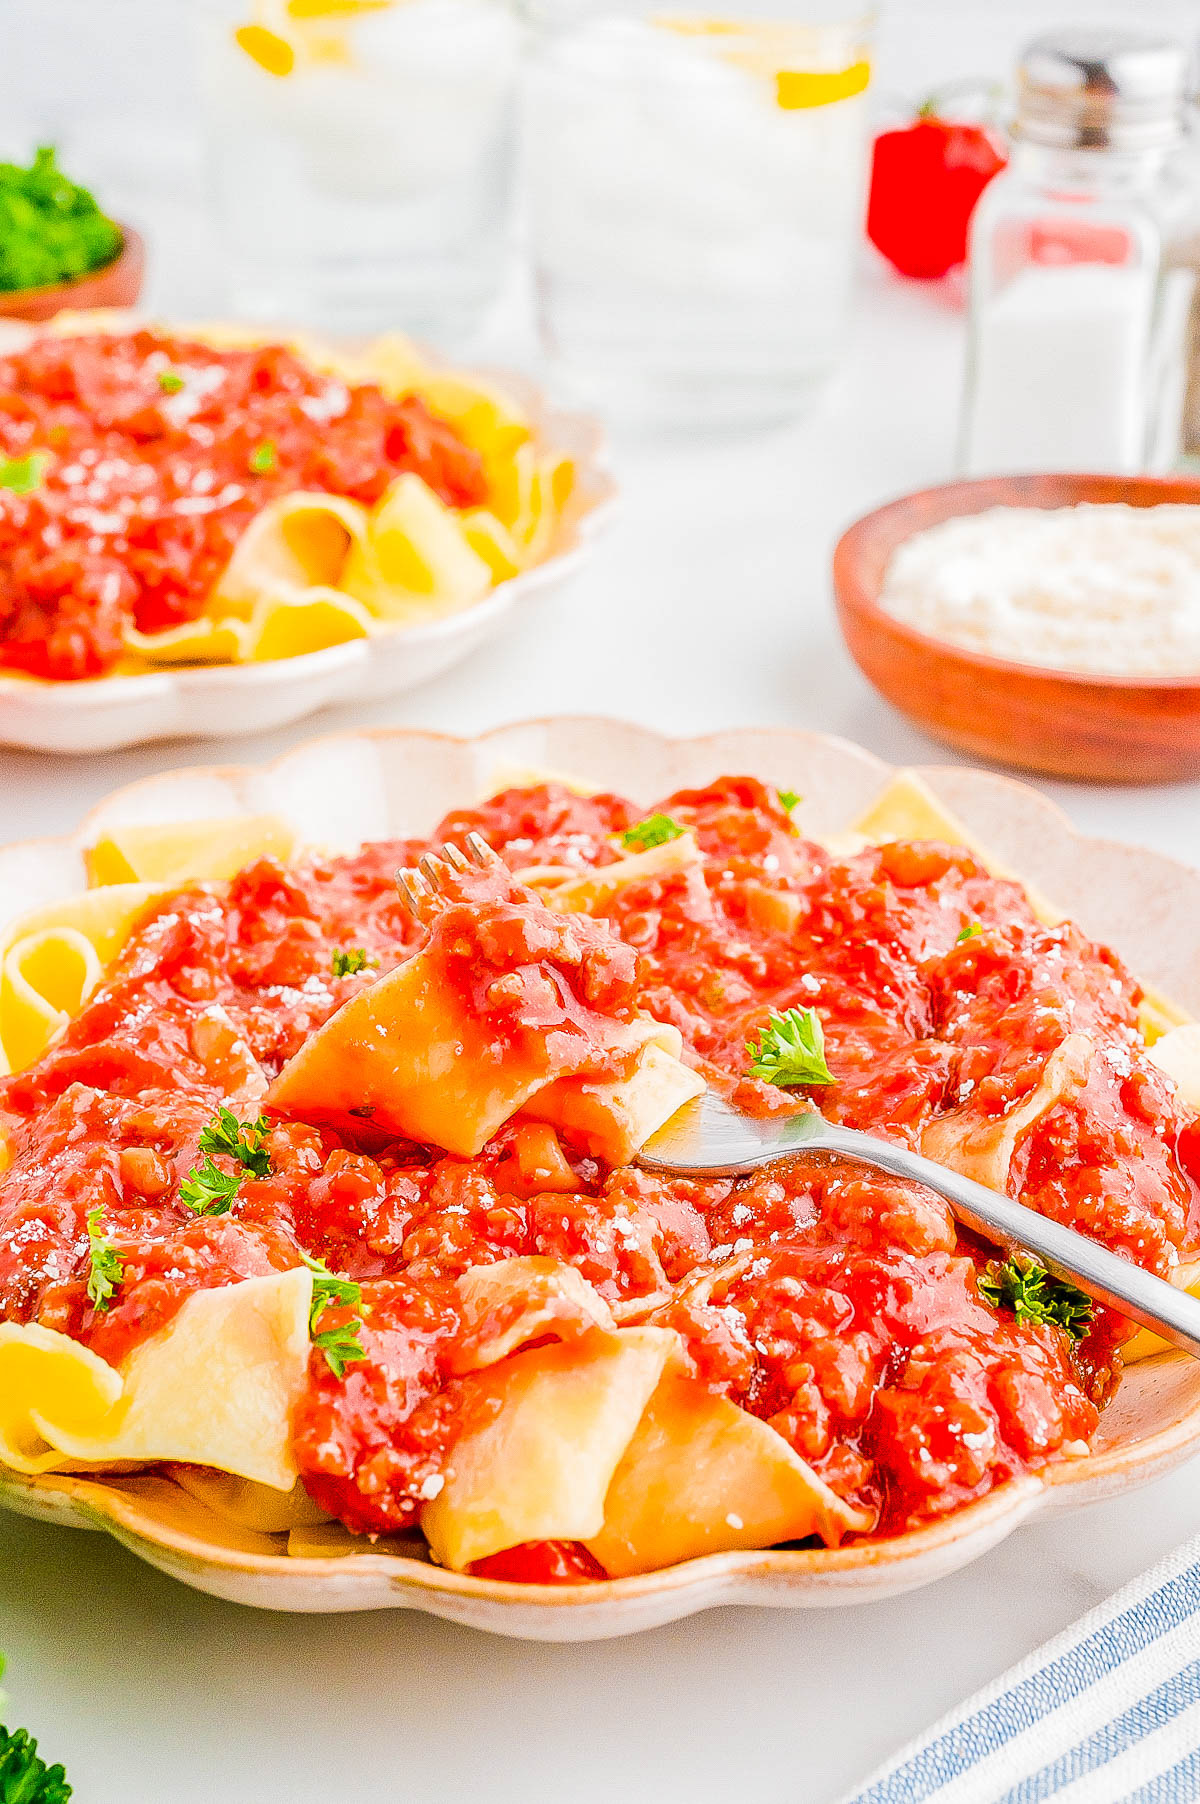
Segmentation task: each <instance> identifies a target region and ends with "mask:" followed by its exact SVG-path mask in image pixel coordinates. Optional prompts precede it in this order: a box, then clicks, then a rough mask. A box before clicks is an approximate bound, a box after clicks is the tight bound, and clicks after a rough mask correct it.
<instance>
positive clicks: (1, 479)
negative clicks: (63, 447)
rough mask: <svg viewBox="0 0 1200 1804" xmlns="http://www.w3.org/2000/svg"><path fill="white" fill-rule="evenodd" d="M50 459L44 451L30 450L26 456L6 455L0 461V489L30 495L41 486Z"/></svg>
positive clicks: (15, 493)
mask: <svg viewBox="0 0 1200 1804" xmlns="http://www.w3.org/2000/svg"><path fill="white" fill-rule="evenodd" d="M49 462H50V459H49V457H48V455H47V454H46V452H45V451H31V452H30V453H29V456H28V457H6V458H5V459H4V461H3V463H0V489H10V490H11V491H12V493H13V494H14V495H32V493H33V491H34V489H40V488H41V486H42V477H43V476H44V475H45V473H46V465H47V464H48V463H49Z"/></svg>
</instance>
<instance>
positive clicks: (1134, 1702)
mask: <svg viewBox="0 0 1200 1804" xmlns="http://www.w3.org/2000/svg"><path fill="white" fill-rule="evenodd" d="M1043 1798H1053V1799H1054V1800H1055V1804H1197V1800H1200V1538H1198V1539H1196V1540H1193V1541H1188V1542H1187V1543H1186V1544H1185V1545H1184V1546H1183V1547H1181V1548H1180V1549H1179V1550H1178V1551H1177V1552H1176V1553H1173V1554H1172V1555H1171V1556H1170V1558H1169V1559H1166V1560H1164V1561H1163V1562H1162V1564H1161V1565H1158V1566H1155V1567H1152V1568H1151V1570H1150V1571H1149V1572H1147V1573H1143V1575H1142V1577H1141V1578H1139V1579H1135V1580H1134V1582H1133V1583H1132V1584H1131V1585H1126V1586H1125V1588H1124V1590H1123V1591H1118V1592H1117V1593H1116V1595H1115V1596H1114V1597H1110V1598H1109V1599H1108V1602H1107V1603H1103V1604H1101V1605H1100V1606H1099V1608H1098V1609H1095V1610H1092V1611H1091V1612H1090V1614H1089V1615H1087V1616H1085V1617H1083V1618H1082V1620H1081V1621H1079V1622H1077V1623H1076V1624H1075V1625H1074V1626H1073V1627H1072V1628H1069V1629H1067V1630H1066V1631H1065V1633H1063V1634H1061V1635H1058V1636H1056V1637H1055V1639H1054V1640H1053V1641H1048V1642H1047V1643H1046V1645H1045V1647H1042V1648H1039V1649H1038V1651H1037V1652H1036V1653H1034V1654H1031V1655H1030V1656H1029V1658H1028V1659H1027V1660H1023V1661H1022V1662H1021V1664H1020V1665H1019V1666H1014V1667H1012V1668H1011V1669H1010V1671H1008V1672H1006V1673H1005V1674H1004V1676H1003V1677H1002V1678H1000V1679H997V1680H996V1681H995V1683H994V1684H992V1685H989V1686H988V1687H987V1688H986V1689H985V1690H983V1691H979V1692H976V1694H975V1696H974V1697H973V1698H969V1699H968V1700H967V1702H966V1703H965V1704H963V1705H962V1706H961V1707H960V1708H959V1709H958V1710H955V1711H953V1712H952V1713H951V1714H950V1715H949V1716H945V1717H943V1718H942V1720H941V1722H940V1723H937V1724H935V1725H934V1727H933V1728H932V1729H930V1730H929V1731H928V1733H927V1734H925V1735H923V1736H922V1737H921V1738H920V1739H919V1740H917V1741H914V1742H911V1743H910V1744H909V1746H908V1747H906V1748H904V1749H903V1750H902V1751H901V1752H900V1753H899V1754H897V1755H896V1757H895V1759H893V1760H891V1761H889V1763H888V1764H887V1766H885V1767H883V1768H881V1769H880V1770H879V1772H877V1773H875V1774H874V1775H873V1776H872V1778H870V1779H869V1780H868V1781H867V1783H866V1785H864V1786H863V1787H862V1788H861V1789H860V1790H859V1791H856V1792H855V1793H854V1794H853V1796H852V1797H847V1798H845V1799H844V1800H842V1804H925V1800H930V1804H1039V1801H1040V1800H1041V1799H1043Z"/></svg>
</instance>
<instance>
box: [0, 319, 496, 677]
mask: <svg viewBox="0 0 1200 1804" xmlns="http://www.w3.org/2000/svg"><path fill="white" fill-rule="evenodd" d="M0 460H6V461H8V460H11V465H12V475H11V476H10V479H9V483H8V484H0V667H7V668H8V669H10V670H20V671H25V672H27V673H29V674H30V675H32V676H39V677H54V678H59V679H71V678H79V677H91V676H100V675H103V674H104V672H105V671H108V670H111V669H112V667H113V665H114V664H115V663H116V662H117V660H118V659H119V658H120V657H121V655H122V650H123V636H124V634H125V632H126V630H127V629H128V628H129V627H130V626H134V627H137V628H138V630H139V631H141V632H144V633H155V632H160V631H162V630H163V629H165V628H167V627H172V626H178V625H179V624H180V623H181V622H184V621H188V620H195V619H196V618H197V617H198V616H199V615H200V614H201V613H202V612H203V611H204V606H205V603H206V602H207V600H208V597H209V595H210V593H211V591H212V588H213V585H214V583H215V582H216V580H217V578H218V576H219V575H220V574H221V572H222V571H223V570H224V568H225V565H226V564H227V563H228V562H229V558H230V554H231V553H232V551H233V548H234V545H235V544H236V543H237V540H238V539H239V538H240V537H241V535H242V533H243V532H244V530H245V528H246V526H247V524H248V523H249V521H250V520H251V519H252V518H253V516H254V515H255V514H257V513H258V512H260V511H261V509H262V508H264V507H265V506H266V505H267V503H268V502H269V501H272V500H274V499H275V497H276V496H278V495H284V494H289V493H293V492H295V491H296V490H299V489H310V490H311V489H316V490H321V491H322V492H324V493H326V494H331V495H344V496H348V497H350V498H351V499H352V500H355V501H361V502H363V503H365V504H366V505H368V506H370V505H371V504H373V503H374V502H376V501H378V500H379V499H380V497H381V496H382V495H383V493H384V491H385V490H386V489H387V487H388V485H389V483H391V482H392V481H393V480H394V479H395V478H396V477H397V476H399V475H402V474H403V473H404V472H405V471H415V472H416V474H417V475H419V476H421V477H422V478H423V479H424V480H425V482H426V483H427V484H428V485H429V487H430V488H431V489H432V490H433V491H434V493H435V494H436V495H437V496H438V497H439V499H440V500H442V501H444V502H446V503H448V504H449V505H452V506H455V507H471V506H475V505H477V504H479V503H480V502H482V501H483V500H484V499H485V496H486V493H487V483H486V479H485V476H484V471H483V465H482V462H481V460H480V458H479V457H478V455H477V454H476V453H475V452H474V451H472V450H471V449H470V448H469V447H468V446H467V445H465V444H464V443H463V441H462V439H461V438H460V437H459V436H458V434H457V433H456V432H455V431H454V429H453V428H452V427H451V426H450V425H449V424H448V423H447V422H446V421H445V420H441V419H438V418H436V417H435V416H434V415H433V414H432V413H430V411H429V409H428V408H427V407H426V406H425V404H424V402H423V401H421V400H420V399H419V398H417V397H416V396H411V395H410V396H407V397H406V398H405V399H403V400H399V401H394V400H390V399H389V398H388V397H387V396H386V395H384V393H383V392H382V390H381V389H379V388H378V387H376V386H375V385H374V384H372V383H353V384H351V383H346V382H343V381H340V380H339V379H338V378H336V377H334V376H329V375H323V374H321V373H320V372H319V371H317V370H315V369H313V368H312V367H311V366H310V365H309V364H307V363H306V362H304V360H303V359H302V358H300V357H298V356H297V355H296V354H295V353H294V352H292V351H290V350H287V349H285V348H284V347H283V346H281V345H265V346H255V347H253V348H251V349H242V348H237V349H229V350H215V349H213V348H212V347H211V346H208V345H202V344H198V343H196V342H194V341H192V340H190V339H187V338H179V337H175V336H171V335H168V334H166V333H162V332H154V331H150V330H143V331H138V332H131V333H116V334H111V335H110V334H106V335H102V336H101V335H97V336H90V337H86V336H85V337H55V336H53V335H50V336H46V337H41V338H36V339H34V340H33V342H32V343H31V344H30V345H29V346H28V347H27V348H26V349H24V350H22V351H18V352H16V353H14V354H13V355H11V356H8V357H3V358H0ZM28 460H32V461H31V462H30V461H28Z"/></svg>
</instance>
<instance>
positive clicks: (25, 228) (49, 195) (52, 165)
mask: <svg viewBox="0 0 1200 1804" xmlns="http://www.w3.org/2000/svg"><path fill="white" fill-rule="evenodd" d="M120 249H121V233H120V231H119V230H118V228H117V227H116V226H115V225H114V224H113V222H112V220H111V219H107V218H106V217H105V215H104V214H103V213H102V212H101V211H100V209H99V207H98V206H97V205H96V202H95V199H94V197H93V196H92V195H91V194H89V193H88V191H87V189H86V188H80V187H78V186H77V185H76V183H74V182H72V181H70V180H69V179H68V177H67V176H65V175H64V174H63V172H62V170H61V169H60V168H59V167H58V162H57V159H56V156H55V152H54V150H53V148H52V147H51V146H50V145H48V144H43V145H42V146H41V147H40V148H39V150H38V151H37V153H36V155H35V156H34V159H33V162H32V163H31V164H30V166H29V167H28V169H26V168H24V167H23V166H22V165H21V164H19V163H0V289H4V290H6V291H9V292H11V291H12V290H14V289H19V288H49V287H51V286H53V285H54V284H55V283H57V282H65V281H69V280H71V279H72V278H74V277H77V276H83V275H87V273H88V271H89V270H93V269H99V268H100V267H101V266H102V265H103V264H105V263H111V262H112V261H113V259H114V257H115V256H116V255H117V253H118V251H119V250H120ZM0 1804H8V1801H7V1800H2V1801H0Z"/></svg>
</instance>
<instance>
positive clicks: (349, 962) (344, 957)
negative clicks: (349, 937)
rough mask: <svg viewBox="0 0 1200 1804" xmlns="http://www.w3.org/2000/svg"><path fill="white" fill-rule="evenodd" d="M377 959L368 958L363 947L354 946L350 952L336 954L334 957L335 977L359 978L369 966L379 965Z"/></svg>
mask: <svg viewBox="0 0 1200 1804" xmlns="http://www.w3.org/2000/svg"><path fill="white" fill-rule="evenodd" d="M378 963H379V960H378V959H377V958H368V957H367V955H366V952H365V951H364V950H363V948H362V947H361V946H352V947H351V948H350V950H349V952H335V953H334V955H333V974H334V976H335V977H357V976H358V973H359V972H360V971H365V970H366V968H367V966H368V965H372V966H374V965H377V964H378Z"/></svg>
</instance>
